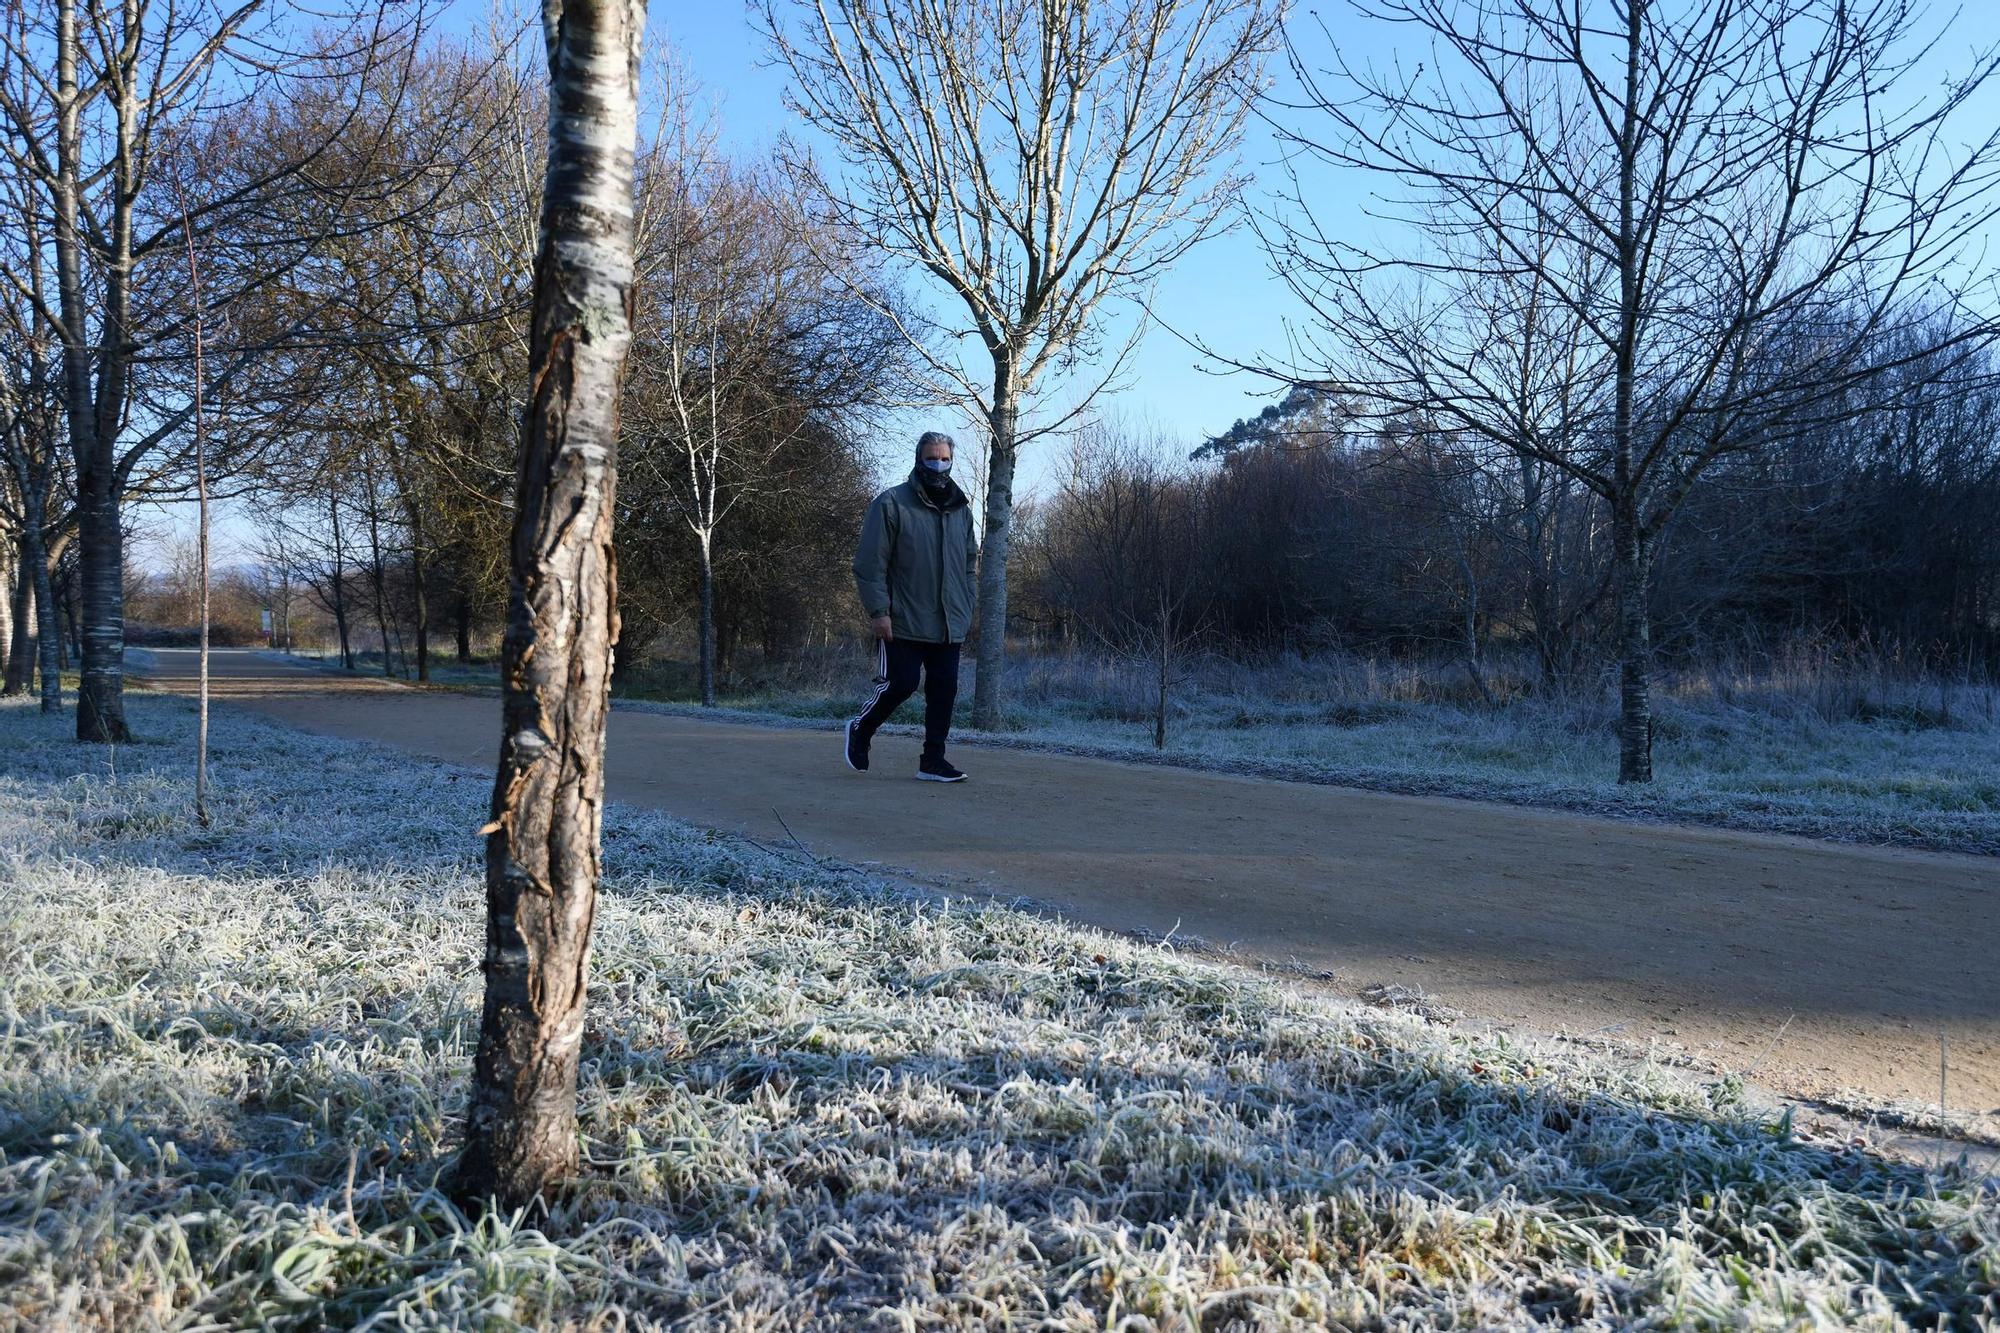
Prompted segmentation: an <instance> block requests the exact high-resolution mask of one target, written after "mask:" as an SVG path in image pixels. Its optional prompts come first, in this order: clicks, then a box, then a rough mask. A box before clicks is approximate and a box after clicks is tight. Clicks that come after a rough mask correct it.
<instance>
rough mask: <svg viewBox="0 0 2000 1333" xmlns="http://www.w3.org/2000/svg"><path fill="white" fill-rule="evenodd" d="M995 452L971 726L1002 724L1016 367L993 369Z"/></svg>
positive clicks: (989, 468)
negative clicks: (1013, 379)
mask: <svg viewBox="0 0 2000 1333" xmlns="http://www.w3.org/2000/svg"><path fill="white" fill-rule="evenodd" d="M989 422H990V424H991V426H992V430H993V448H992V455H991V457H989V458H988V459H987V461H986V531H985V533H984V535H983V536H982V538H981V540H980V544H979V649H978V652H977V653H975V654H974V657H973V660H974V672H973V679H972V725H973V726H975V727H979V728H981V729H983V730H987V731H991V730H994V729H996V728H997V727H999V725H1000V685H1001V677H1002V675H1003V674H1004V673H1005V671H1006V668H1007V546H1008V530H1009V528H1010V527H1011V526H1012V524H1013V518H1014V459H1015V446H1016V443H1017V438H1016V437H1017V435H1018V433H1019V426H1020V400H1019V398H1018V397H1016V395H1015V392H1014V386H1013V383H1012V368H1011V367H1008V366H1005V365H1002V364H999V363H997V362H996V364H995V366H994V371H993V411H992V414H991V416H990V417H989Z"/></svg>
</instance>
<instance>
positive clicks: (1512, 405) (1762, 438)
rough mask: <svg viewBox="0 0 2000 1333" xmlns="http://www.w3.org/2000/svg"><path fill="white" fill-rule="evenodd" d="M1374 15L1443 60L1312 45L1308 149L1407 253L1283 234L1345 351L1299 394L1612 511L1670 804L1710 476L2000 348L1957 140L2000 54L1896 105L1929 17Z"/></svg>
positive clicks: (1298, 273)
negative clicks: (1664, 571)
mask: <svg viewBox="0 0 2000 1333" xmlns="http://www.w3.org/2000/svg"><path fill="white" fill-rule="evenodd" d="M1355 12H1356V15H1357V17H1359V18H1361V19H1363V20H1367V21H1376V22H1383V23H1392V24H1395V25H1397V28H1398V33H1399V41H1401V42H1402V43H1403V44H1404V45H1405V47H1406V49H1407V48H1408V47H1409V46H1410V45H1412V44H1413V41H1422V42H1424V43H1427V44H1428V47H1427V50H1426V53H1425V58H1424V60H1423V63H1422V64H1421V65H1419V66H1418V67H1417V68H1415V69H1414V70H1406V69H1403V68H1400V67H1399V68H1394V69H1387V70H1379V69H1367V68H1356V67H1353V66H1351V65H1348V64H1345V63H1342V62H1340V61H1339V60H1338V57H1337V56H1336V57H1335V59H1334V66H1335V67H1334V68H1333V69H1331V70H1325V69H1321V68H1319V67H1317V66H1316V64H1315V62H1314V60H1313V58H1312V57H1310V56H1309V55H1308V53H1307V52H1306V50H1305V49H1304V48H1303V47H1302V46H1301V45H1300V44H1299V43H1298V42H1297V41H1294V43H1293V45H1292V48H1291V49H1292V62H1293V67H1294V70H1295V72H1296V73H1297V75H1298V77H1299V81H1300V83H1301V85H1302V87H1303V88H1304V90H1305V91H1304V97H1303V105H1301V106H1297V107H1294V108H1292V109H1291V123H1290V125H1289V126H1288V137H1289V140H1290V142H1291V144H1292V145H1293V147H1295V148H1296V149H1297V150H1298V151H1299V152H1301V153H1303V154H1306V155H1308V156H1311V157H1314V158H1317V159H1319V160H1320V161H1321V162H1322V163H1324V164H1328V165H1331V166H1332V167H1335V168H1344V169H1353V170H1358V171H1361V172H1365V173H1368V174H1371V175H1373V176H1374V177H1376V178H1378V179H1379V180H1381V181H1382V182H1383V184H1384V186H1385V193H1386V196H1387V198H1388V200H1389V202H1388V203H1387V204H1386V205H1384V206H1383V208H1382V210H1381V213H1380V216H1383V217H1385V218H1386V219H1388V220H1390V221H1393V222H1394V223H1397V224H1401V230H1400V232H1399V234H1400V235H1402V236H1405V237H1407V238H1408V240H1407V242H1406V243H1403V244H1401V245H1399V246H1394V247H1391V248H1385V249H1384V248H1370V247H1369V246H1366V245H1363V244H1360V243H1357V242H1351V241H1348V240H1345V239H1342V238H1343V236H1345V235H1348V234H1351V233H1350V232H1348V231H1346V230H1345V229H1344V228H1343V226H1342V220H1341V219H1340V218H1338V217H1336V216H1335V214H1336V213H1337V212H1338V209H1339V207H1340V206H1339V205H1338V204H1337V203H1336V202H1334V201H1333V200H1332V199H1330V198H1326V197H1313V193H1312V192H1311V191H1308V190H1305V189H1298V190H1295V192H1294V197H1293V199H1292V203H1293V205H1294V207H1293V208H1291V209H1290V210H1289V211H1288V212H1286V213H1285V215H1284V216H1282V217H1281V218H1279V219H1278V221H1277V222H1276V224H1275V225H1273V226H1271V227H1269V228H1268V229H1267V231H1266V235H1267V239H1268V241H1269V243H1270V246H1271V250H1272V253H1273V257H1274V262H1275V266H1276V267H1277V269H1278V271H1279V272H1280V273H1282V274H1283V275H1284V277H1285V278H1286V280H1287V281H1288V282H1289V283H1290V285H1291V286H1292V288H1293V290H1294V291H1295V292H1296V293H1297V294H1298V295H1299V296H1300V297H1301V298H1302V299H1303V300H1304V301H1305V302H1306V303H1307V305H1308V306H1309V307H1310V309H1311V311H1312V313H1313V316H1314V320H1315V323H1316V327H1317V331H1318V340H1317V343H1316V345H1314V346H1313V347H1312V348H1311V349H1310V350H1309V352H1308V353H1307V358H1308V360H1309V361H1310V362H1311V364H1310V365H1309V366H1305V367H1302V368H1301V370H1300V371H1299V372H1298V373H1299V377H1300V378H1301V379H1305V380H1308V381H1310V382H1315V383H1324V382H1333V383H1339V384H1344V385H1346V386H1349V387H1350V388H1351V389H1352V390H1353V391H1354V392H1355V393H1357V394H1361V395H1365V396H1366V397H1367V399H1368V400H1369V401H1370V402H1372V403H1373V404H1374V405H1375V406H1374V410H1375V411H1376V413H1377V414H1378V415H1379V416H1380V417H1381V418H1382V420H1384V421H1385V422H1386V421H1391V420H1394V421H1397V422H1399V423H1401V424H1400V427H1399V428H1401V429H1408V430H1416V431H1422V432H1429V433H1433V434H1437V435H1441V436H1446V437H1450V438H1451V439H1452V440H1453V441H1455V442H1456V444H1457V446H1458V447H1460V448H1463V449H1465V450H1467V451H1472V452H1477V451H1479V450H1485V449H1490V450H1493V451H1496V452H1497V453H1498V454H1499V455H1500V456H1501V457H1503V458H1511V459H1513V460H1516V462H1517V463H1520V464H1524V465H1525V468H1526V470H1525V471H1524V472H1522V474H1521V477H1520V481H1521V484H1523V485H1526V486H1533V485H1536V484H1539V483H1540V482H1541V481H1542V480H1545V478H1546V475H1547V474H1549V473H1555V474H1560V475H1561V476H1563V477H1565V478H1568V479H1570V480H1572V481H1574V482H1575V483H1576V484H1579V485H1581V486H1583V487H1585V488H1587V489H1588V490H1589V491H1590V492H1592V493H1593V494H1595V495H1596V496H1598V497H1600V498H1601V499H1602V501H1603V503H1604V505H1605V506H1606V509H1607V510H1608V513H1609V517H1610V521H1611V528H1612V539H1613V548H1614V553H1615V569H1616V574H1617V579H1616V590H1617V598H1618V610H1619V627H1618V639H1619V654H1620V661H1621V666H1620V695H1621V705H1620V706H1621V722H1620V728H1619V777H1620V780H1621V781H1625V782H1647V781H1650V780H1651V778H1652V773H1653V761H1652V730H1653V729H1652V707H1651V695H1650V669H1651V668H1650V664H1651V658H1652V624H1651V618H1650V611H1649V600H1650V594H1651V589H1652V586H1653V579H1654V562H1655V557H1656V555H1657V553H1658V550H1659V546H1660V542H1661V540H1662V537H1663V534H1664V533H1665V532H1666V530H1667V527H1668V524H1669V522H1670V521H1671V520H1672V518H1673V517H1674V515H1675V513H1676V511H1677V510H1678V509H1679V508H1680V506H1681V504H1682V502H1683V501H1684V500H1685V499H1686V498H1687V496H1688V495H1689V494H1690V492H1691V490H1692V489H1693V488H1694V487H1695V485H1696V484H1697V482H1698V481H1699V480H1700V478H1701V477H1702V476H1703V475H1704V474H1705V473H1706V472H1708V471H1709V470H1710V469H1711V468H1712V467H1714V466H1715V465H1716V464H1717V463H1718V462H1719V461H1721V460H1723V459H1725V458H1728V457H1730V456H1732V455H1735V454H1740V453H1745V452H1749V451H1754V450H1758V449H1763V448H1767V447H1770V446H1771V445H1772V444H1773V443H1774V442H1777V441H1781V440H1785V439H1789V438H1795V437H1797V436H1799V435H1801V434H1805V433H1810V432H1813V431H1817V430H1823V429H1825V428H1826V426H1827V424H1828V423H1829V422H1832V421H1836V420H1838V419H1840V418H1841V417H1843V416H1845V415H1850V414H1852V413H1853V412H1854V411H1855V410H1856V409H1857V407H1858V406H1859V405H1860V404H1861V403H1862V401H1863V400H1865V399H1866V398H1867V396H1868V394H1869V393H1870V392H1883V393H1902V392H1906V391H1907V389H1908V385H1907V374H1905V373H1903V372H1905V371H1906V370H1907V368H1909V367H1913V366H1917V365H1924V366H1928V367H1931V368H1932V369H1933V370H1934V371H1939V372H1941V371H1943V370H1945V369H1947V368H1948V367H1949V366H1951V365H1952V364H1955V363H1956V362H1957V361H1958V360H1960V359H1962V358H1963V357H1965V356H1969V355H1971V354H1972V353H1974V352H1976V351H1977V350H1978V348H1980V347H1981V346H1983V345H1984V344H1985V343H1986V342H1987V341H1989V340H1990V339H1991V338H1992V336H1993V333H1994V328H1995V326H1994V323H1993V320H1992V317H1991V313H1990V311H1991V305H1990V303H1989V304H1986V305H1984V306H1982V305H1981V304H1980V303H1979V302H1976V301H1971V300H1968V299H1966V293H1967V291H1968V290H1969V289H1970V285H1971V284H1972V282H1973V280H1974V277H1975V276H1976V275H1973V274H1970V273H1969V272H1968V271H1967V270H1966V267H1965V261H1966V259H1967V252H1968V247H1969V245H1970V243H1971V242H1973V241H1975V240H1976V239H1977V238H1978V236H1979V235H1980V234H1981V232H1982V230H1983V228H1984V227H1985V226H1986V224H1987V223H1988V222H1989V221H1990V219H1991V218H1992V217H1993V201H1992V187H1993V185H1994V184H1995V179H1996V177H1995V167H1996V165H2000V156H1996V154H2000V136H1996V135H1995V134H1994V133H1993V132H1992V130H1991V127H1990V126H1982V127H1980V129H1979V131H1978V135H1979V137H1976V138H1975V139H1974V140H1973V142H1972V143H1971V144H1970V145H1969V146H1960V145H1958V144H1957V143H1956V142H1955V140H1954V138H1953V135H1954V133H1955V131H1956V126H1957V122H1958V119H1959V117H1958V116H1957V114H1956V113H1958V112H1959V111H1960V110H1962V109H1963V108H1964V107H1965V106H1966V105H1967V103H1968V101H1969V99H1971V98H1972V97H1973V95H1974V94H1975V93H1976V92H1977V91H1978V90H1979V89H1980V88H1981V87H1983V86H1985V85H1986V84H1987V83H1988V81H1989V79H1990V78H1991V76H1992V74H1993V72H1994V70H1995V63H1994V59H1993V57H1992V56H1991V55H1990V54H1982V55H1978V56H1976V57H1975V59H1974V61H1973V64H1972V67H1971V69H1970V71H1969V72H1968V73H1966V74H1965V75H1964V76H1963V77H1961V78H1956V79H1951V80H1947V81H1945V82H1944V83H1943V84H1942V86H1940V84H1939V82H1938V81H1937V80H1936V79H1935V78H1928V79H1926V80H1925V82H1926V83H1927V85H1928V87H1929V88H1930V89H1931V90H1932V92H1931V94H1930V95H1929V96H1928V97H1927V98H1926V97H1923V96H1916V95H1913V96H1902V95H1900V94H1898V93H1894V92H1892V91H1891V89H1892V87H1897V86H1904V85H1908V84H1913V83H1914V82H1915V80H1912V79H1908V78H1907V77H1906V76H1908V75H1909V74H1910V72H1911V71H1912V69H1913V68H1914V67H1915V62H1916V61H1917V60H1919V59H1920V58H1922V57H1923V56H1924V55H1925V54H1926V48H1925V46H1924V44H1923V43H1922V42H1921V41H1919V40H1918V34H1917V32H1916V29H1915V26H1914V25H1915V24H1916V22H1917V21H1918V20H1917V17H1916V15H1915V12H1914V11H1912V9H1911V8H1910V7H1909V6H1908V5H1906V4H1903V3H1900V0H1861V3H1849V2H1848V0H1696V2H1695V3H1691V4H1672V5H1669V4H1665V3H1660V2H1659V0H1622V2H1620V3H1613V2H1612V0H1595V2H1589V0H1587V2H1585V3H1571V2H1570V0H1466V2H1463V3H1461V2H1459V0H1360V2H1359V3H1357V5H1356V6H1355ZM1322 33H1323V35H1324V36H1325V37H1326V41H1327V45H1328V47H1329V48H1332V47H1333V46H1334V45H1335V44H1334V41H1333V37H1332V34H1331V32H1330V31H1329V30H1326V29H1322ZM1899 80H1902V83H1901V84H1899ZM1919 316H1934V317H1936V318H1931V319H1929V320H1928V321H1927V322H1920V321H1919ZM1919 327H1921V328H1928V329H1930V330H1933V331H1936V332H1938V340H1937V341H1935V342H1926V343H1922V344H1921V345H1912V344H1911V343H1910V342H1909V341H1908V340H1907V339H1905V341H1903V342H1902V343H1900V344H1898V345H1897V346H1896V350H1894V351H1893V352H1887V353H1885V349H1887V348H1889V346H1890V343H1889V340H1888V339H1887V338H1885V337H1884V336H1883V335H1884V334H1885V333H1886V332H1888V331H1891V330H1911V329H1916V328H1919ZM1885 354H1886V355H1888V356H1889V357H1890V360H1889V361H1888V362H1885V361H1884V359H1883V357H1884V355H1885ZM1892 372H1894V373H1892ZM1871 386H1873V387H1872V388H1871Z"/></svg>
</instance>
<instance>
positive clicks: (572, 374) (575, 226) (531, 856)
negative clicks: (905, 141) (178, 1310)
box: [455, 0, 645, 1206]
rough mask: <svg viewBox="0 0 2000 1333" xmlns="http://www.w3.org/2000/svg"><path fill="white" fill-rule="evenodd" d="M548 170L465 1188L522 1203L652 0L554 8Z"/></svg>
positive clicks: (624, 316)
mask: <svg viewBox="0 0 2000 1333" xmlns="http://www.w3.org/2000/svg"><path fill="white" fill-rule="evenodd" d="M543 21H544V25H545V32H546V36H547V39H548V52H549V74H550V79H549V82H550V87H549V154H548V168H547V184H546V187H545V190H544V194H543V204H542V218H541V247H540V252H539V254H538V255H537V258H536V263H535V311H534V326H533V335H532V345H531V350H530V357H529V368H530V376H531V379H530V394H529V400H528V406H527V410H526V412H525V414H524V420H523V423H522V432H521V448H520V465H519V469H518V476H517V480H516V489H515V519H514V530H513V540H512V546H511V561H512V569H511V572H510V577H509V582H508V603H507V623H506V631H505V636H504V638H503V640H502V644H501V671H500V675H501V691H502V715H503V719H504V721H503V726H502V730H501V740H500V763H499V768H498V772H497V773H496V774H495V777H494V784H493V804H492V820H491V822H490V823H489V824H488V825H487V826H486V829H485V830H484V831H485V833H486V834H487V844H486V895H487V917H486V954H485V960H484V963H483V968H484V971H485V974H486V996H485V1005H484V1009H483V1012H482V1014H481V1017H480V1029H479V1050H478V1055H477V1057H476V1060H475V1063H474V1069H473V1086H472V1099H471V1106H470V1109H469V1112H468V1116H467V1128H466V1144H465V1150H464V1153H463V1155H462V1156H461V1158H460V1159H459V1163H458V1171H457V1177H456V1181H455V1185H456V1189H457V1192H458V1193H459V1195H460V1196H461V1197H462V1198H465V1199H467V1200H468V1201H483V1200H485V1199H489V1198H494V1199H498V1200H499V1201H500V1202H501V1203H502V1204H503V1205H506V1206H518V1205H520V1204H522V1203H525V1202H526V1201H527V1200H529V1199H531V1198H533V1197H535V1196H537V1195H539V1194H543V1193H545V1192H547V1191H548V1190H550V1189H552V1188H554V1187H555V1186H557V1185H558V1184H559V1183H560V1182H561V1181H562V1180H563V1179H564V1178H565V1177H568V1176H572V1175H574V1174H575V1172H576V1169H577V1128H576V1075H577V1057H578V1052H579V1048H580V1047H581V1045H582V1041H583V1017H584V1000H585V985H586V978H587V975H588V970H589V956H590V929H591V924H592V920H593V918H594V916H595V913H596V907H597V878H598V836H599V826H600V820H601V811H602V805H603V792H604V723H605V716H606V713H607V711H608V709H609V705H610V682H611V665H612V648H613V645H614V644H615V643H616V641H617V637H618V615H617V608H616V569H615V562H614V557H613V553H612V547H611V527H612V498H613V491H614V487H615V484H616V474H617V440H618V396H619V388H620V381H621V379H622V374H623V367H624V362H625V353H626V348H627V346H628V344H629V342H630V340H631V318H632V276H633V275H632V242H633V216H632V212H633V210H632V181H633V151H634V142H635V137H636V129H637V103H638V57H639V36H640V31H641V29H642V27H643V25H644V22H645V8H644V4H643V0H550V3H549V4H548V6H547V7H546V8H545V9H544V11H543Z"/></svg>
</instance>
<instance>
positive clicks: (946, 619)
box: [854, 472, 979, 643]
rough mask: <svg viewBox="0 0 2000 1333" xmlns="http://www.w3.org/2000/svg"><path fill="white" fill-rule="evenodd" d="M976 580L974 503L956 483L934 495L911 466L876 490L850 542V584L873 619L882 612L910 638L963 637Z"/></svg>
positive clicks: (969, 622)
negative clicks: (894, 482) (855, 541)
mask: <svg viewBox="0 0 2000 1333" xmlns="http://www.w3.org/2000/svg"><path fill="white" fill-rule="evenodd" d="M978 587H979V544H978V543H977V542H975V541H974V540H973V539H972V506H971V505H970V504H969V503H967V501H966V498H965V492H963V491H961V490H959V489H958V485H957V483H955V482H954V483H953V484H952V485H951V487H950V489H949V490H947V491H946V492H945V495H944V498H943V499H942V500H939V501H936V502H933V501H932V500H931V498H930V496H929V495H928V494H926V493H925V491H924V486H923V483H922V482H920V481H918V480H917V479H916V476H915V473H914V472H913V473H912V474H911V477H910V480H908V481H906V482H904V483H903V484H902V485H900V486H891V487H890V488H889V489H888V490H886V491H883V492H882V493H881V494H880V495H878V496H876V497H875V503H873V504H871V505H869V506H868V517H867V519H865V520H864V521H863V522H862V524H861V541H860V544H859V545H857V546H856V547H855V548H854V588H855V591H856V592H858V593H860V594H861V605H862V608H863V609H864V610H866V611H867V612H868V616H869V618H870V619H871V620H872V619H873V618H875V617H876V616H882V615H886V616H888V617H889V625H890V628H891V630H893V631H894V633H895V636H896V637H897V638H899V639H908V640H910V641H911V642H914V643H964V642H965V637H966V635H968V634H970V633H971V632H972V608H973V605H974V604H975V602H976V601H977V600H978V593H977V592H976V589H977V588H978Z"/></svg>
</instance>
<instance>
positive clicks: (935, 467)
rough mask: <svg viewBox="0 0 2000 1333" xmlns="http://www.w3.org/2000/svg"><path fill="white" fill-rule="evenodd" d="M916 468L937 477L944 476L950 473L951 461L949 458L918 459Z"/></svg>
mask: <svg viewBox="0 0 2000 1333" xmlns="http://www.w3.org/2000/svg"><path fill="white" fill-rule="evenodd" d="M917 466H918V467H920V468H922V469H924V471H926V472H929V473H931V474H933V475H934V476H938V477H943V476H946V475H948V474H949V473H950V472H951V460H950V459H949V458H924V459H919V460H918V462H917Z"/></svg>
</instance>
